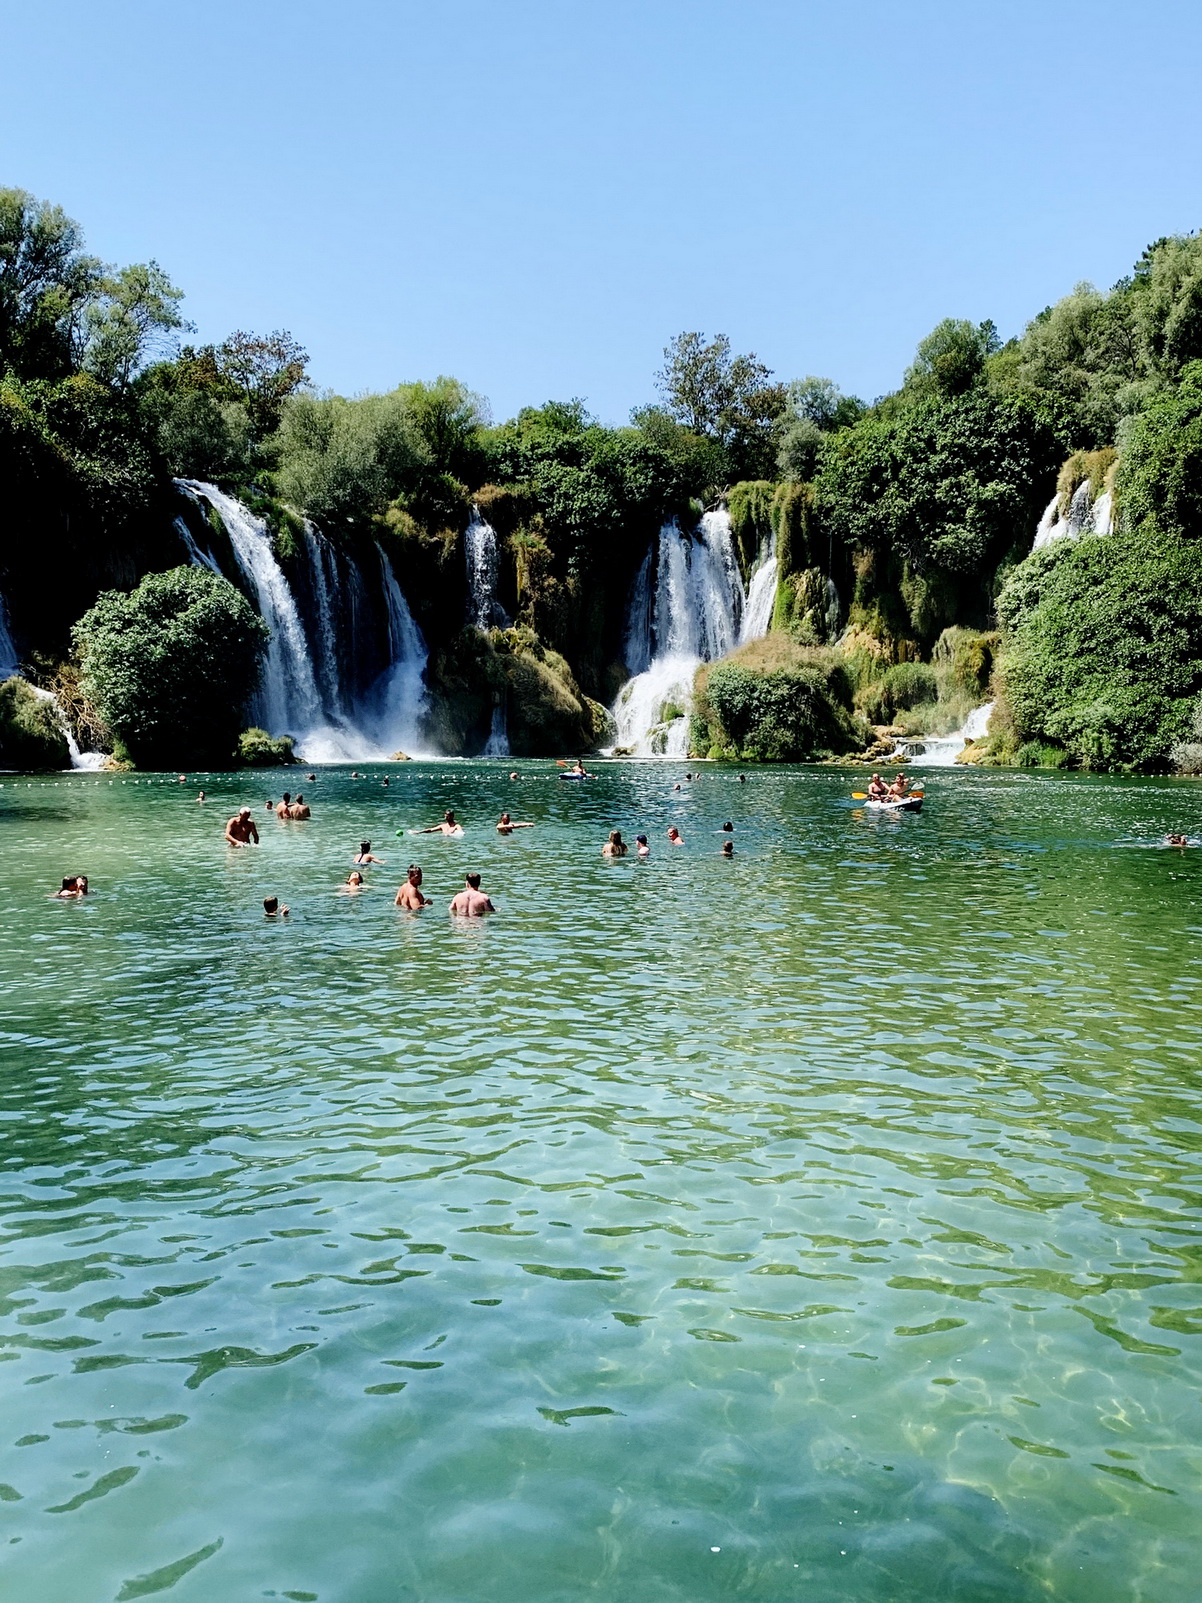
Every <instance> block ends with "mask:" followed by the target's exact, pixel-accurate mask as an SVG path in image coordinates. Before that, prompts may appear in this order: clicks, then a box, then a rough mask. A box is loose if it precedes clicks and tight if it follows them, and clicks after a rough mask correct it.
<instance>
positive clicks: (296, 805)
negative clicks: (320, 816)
mask: <svg viewBox="0 0 1202 1603" xmlns="http://www.w3.org/2000/svg"><path fill="white" fill-rule="evenodd" d="M288 817H289V818H299V819H301V820H302V821H303V820H304V819H306V818H312V817H313V813H312V811H311V809H310V807H309V804H308V803H307V802H306V801H305V798H304V797H303V796H301V795H298V796H297V798H296V800H295V801H294V802H293V803H292V806H291V807H290V808H289V809H288Z"/></svg>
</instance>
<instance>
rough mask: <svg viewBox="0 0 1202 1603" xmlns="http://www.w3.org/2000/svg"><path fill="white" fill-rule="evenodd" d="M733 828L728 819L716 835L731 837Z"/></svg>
mask: <svg viewBox="0 0 1202 1603" xmlns="http://www.w3.org/2000/svg"><path fill="white" fill-rule="evenodd" d="M734 828H735V826H734V825H733V824H732V823H731V821H730V819H729V818H728V819H727V820H726V822H725V823H724V824H723V826H722V828H721V829H720V830H719V831H718V833H719V835H732V834H733V833H734Z"/></svg>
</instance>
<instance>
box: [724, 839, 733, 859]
mask: <svg viewBox="0 0 1202 1603" xmlns="http://www.w3.org/2000/svg"><path fill="white" fill-rule="evenodd" d="M722 855H723V857H733V856H734V855H735V843H734V841H733V840H724V841H723V842H722Z"/></svg>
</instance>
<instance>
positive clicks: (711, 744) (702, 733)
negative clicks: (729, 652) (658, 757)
mask: <svg viewBox="0 0 1202 1603" xmlns="http://www.w3.org/2000/svg"><path fill="white" fill-rule="evenodd" d="M863 738H864V733H863V731H862V730H861V729H860V728H859V727H858V726H857V723H856V720H855V719H854V718H853V716H852V713H851V681H850V680H849V678H848V676H847V672H846V670H845V668H844V666H843V663H842V660H841V659H840V658H839V656H838V654H837V653H836V652H834V651H830V650H823V649H817V650H816V649H812V648H811V649H807V648H805V647H802V646H799V645H797V644H795V643H794V642H792V641H790V640H788V639H787V638H786V637H783V636H776V637H774V636H772V635H769V636H768V637H767V639H765V640H762V641H754V642H752V643H751V645H748V646H744V647H742V648H741V649H740V650H739V651H737V652H736V653H735V654H734V655H733V656H732V657H728V658H724V659H723V660H722V661H720V662H717V663H714V664H712V665H710V664H706V665H704V666H703V667H702V668H701V670H700V671H699V673H698V676H697V685H696V697H695V712H694V721H693V729H692V743H693V746H694V748H695V749H697V750H704V751H715V750H716V751H718V752H720V753H722V754H725V755H731V756H733V757H735V758H737V759H741V760H742V761H745V762H796V761H801V760H805V759H807V758H812V757H815V756H818V755H821V754H825V753H828V752H843V751H850V750H852V749H854V748H855V747H857V746H859V745H861V744H863Z"/></svg>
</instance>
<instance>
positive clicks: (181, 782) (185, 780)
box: [176, 774, 188, 785]
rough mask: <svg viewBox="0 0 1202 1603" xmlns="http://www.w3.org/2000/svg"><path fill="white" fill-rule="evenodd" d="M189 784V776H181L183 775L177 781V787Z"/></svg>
mask: <svg viewBox="0 0 1202 1603" xmlns="http://www.w3.org/2000/svg"><path fill="white" fill-rule="evenodd" d="M187 783H188V776H187V774H181V775H180V776H179V778H178V779H177V780H176V784H177V785H186V784H187Z"/></svg>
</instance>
